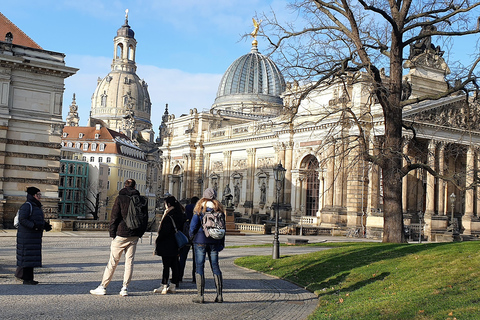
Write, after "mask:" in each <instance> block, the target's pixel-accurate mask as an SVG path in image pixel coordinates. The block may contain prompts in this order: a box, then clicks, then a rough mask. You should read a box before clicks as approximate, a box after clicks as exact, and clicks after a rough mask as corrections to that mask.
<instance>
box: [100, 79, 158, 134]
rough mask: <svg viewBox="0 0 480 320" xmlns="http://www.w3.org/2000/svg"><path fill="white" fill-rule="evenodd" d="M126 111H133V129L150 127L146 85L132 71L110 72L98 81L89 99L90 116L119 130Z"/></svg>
mask: <svg viewBox="0 0 480 320" xmlns="http://www.w3.org/2000/svg"><path fill="white" fill-rule="evenodd" d="M128 111H132V112H133V116H134V118H135V122H136V127H137V130H143V129H145V128H151V126H152V125H151V122H150V115H151V102H150V96H149V94H148V86H147V84H146V83H145V81H144V80H140V78H139V77H138V76H137V75H136V74H135V73H134V72H128V71H123V70H113V71H111V72H110V73H109V74H108V75H107V76H106V77H104V78H103V79H102V80H100V81H99V83H98V85H97V88H96V89H95V92H94V94H93V96H92V112H91V117H93V118H96V119H101V120H103V121H105V122H106V123H109V126H110V128H111V129H114V130H117V131H121V126H122V125H123V123H122V121H123V119H124V117H125V114H126V113H127V112H128Z"/></svg>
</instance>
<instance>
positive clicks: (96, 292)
mask: <svg viewBox="0 0 480 320" xmlns="http://www.w3.org/2000/svg"><path fill="white" fill-rule="evenodd" d="M90 294H94V295H96V296H104V295H106V294H107V289H105V288H104V287H103V286H102V285H99V286H98V287H97V289H95V290H90Z"/></svg>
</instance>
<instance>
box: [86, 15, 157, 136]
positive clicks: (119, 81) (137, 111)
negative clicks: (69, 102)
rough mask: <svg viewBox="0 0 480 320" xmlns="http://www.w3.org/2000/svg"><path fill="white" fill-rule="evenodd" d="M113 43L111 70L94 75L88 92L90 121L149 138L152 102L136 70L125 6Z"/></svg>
mask: <svg viewBox="0 0 480 320" xmlns="http://www.w3.org/2000/svg"><path fill="white" fill-rule="evenodd" d="M113 44H114V47H113V62H112V65H111V71H110V73H109V74H108V75H107V76H106V77H104V78H103V79H100V78H99V79H98V83H97V88H96V89H95V92H94V94H93V96H92V107H91V115H90V123H95V122H98V120H101V121H103V123H105V125H106V126H107V127H108V128H110V129H112V130H115V131H118V132H122V133H124V134H125V135H127V136H128V137H130V138H131V139H135V140H138V139H139V138H140V139H141V140H143V141H147V142H153V138H154V132H153V130H152V123H151V121H150V116H151V106H152V104H151V101H150V95H149V94H148V86H147V83H146V82H145V81H144V80H140V78H139V77H138V76H137V74H136V71H137V65H136V63H135V54H136V50H137V41H136V40H135V32H133V30H132V29H131V28H130V26H129V24H128V9H127V10H126V15H125V23H124V24H123V25H122V26H121V27H120V29H118V30H117V36H116V37H115V38H114V39H113Z"/></svg>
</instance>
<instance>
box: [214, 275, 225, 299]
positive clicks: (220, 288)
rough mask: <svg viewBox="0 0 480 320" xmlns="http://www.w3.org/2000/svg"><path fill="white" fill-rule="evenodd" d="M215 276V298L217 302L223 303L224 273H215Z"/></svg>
mask: <svg viewBox="0 0 480 320" xmlns="http://www.w3.org/2000/svg"><path fill="white" fill-rule="evenodd" d="M213 278H214V279H215V287H216V288H217V297H216V298H215V302H219V303H222V302H223V295H222V291H223V279H222V275H216V274H214V275H213Z"/></svg>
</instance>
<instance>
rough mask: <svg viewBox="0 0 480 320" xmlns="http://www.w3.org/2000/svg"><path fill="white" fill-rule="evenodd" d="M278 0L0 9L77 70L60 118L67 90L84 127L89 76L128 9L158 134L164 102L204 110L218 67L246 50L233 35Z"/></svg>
mask: <svg viewBox="0 0 480 320" xmlns="http://www.w3.org/2000/svg"><path fill="white" fill-rule="evenodd" d="M285 6H286V2H285V1H276V0H273V1H272V0H228V1H225V0H202V1H192V0H184V1H155V0H133V1H123V0H122V1H106V0H82V1H71V0H68V1H67V0H42V1H36V0H15V1H8V2H7V1H4V3H2V6H1V9H0V11H1V12H2V13H3V14H4V15H5V16H6V17H7V18H8V19H10V20H11V21H12V22H13V23H15V24H16V25H17V26H18V27H19V28H20V29H22V30H23V31H24V32H25V33H26V34H27V35H28V36H29V37H30V38H32V39H33V40H34V41H35V42H37V43H38V44H39V45H40V46H41V47H42V48H43V49H45V50H50V51H55V52H62V53H65V54H66V57H65V61H66V64H67V65H68V66H70V67H74V68H79V69H80V70H79V71H78V72H77V74H76V75H74V76H72V77H70V78H67V79H66V81H65V93H64V100H63V115H64V116H63V118H64V119H65V117H66V114H67V113H68V106H69V105H70V103H71V101H72V96H73V93H75V94H76V100H77V104H78V105H79V114H80V125H83V126H84V125H86V124H87V120H88V115H89V112H90V101H91V100H90V99H91V96H92V94H93V92H94V90H95V88H96V84H97V78H98V77H101V78H103V77H105V76H106V75H107V74H108V72H110V64H111V62H112V59H113V38H114V37H115V35H116V32H117V29H118V28H120V27H121V26H122V25H123V23H124V20H125V9H127V8H128V9H129V19H128V20H129V25H130V27H131V28H132V29H133V30H134V31H135V39H136V40H137V53H136V63H137V67H138V69H137V75H138V76H139V77H140V78H141V79H144V80H145V81H146V82H147V84H148V87H149V93H150V98H151V100H152V119H151V120H152V123H153V129H154V130H155V132H156V134H158V126H159V125H160V122H161V116H162V115H163V112H164V110H165V104H166V103H168V105H169V111H170V113H174V114H175V115H176V116H177V117H178V116H179V115H180V114H182V113H188V112H189V110H190V109H192V108H197V110H199V111H202V110H208V109H209V108H210V106H211V105H212V104H213V102H214V100H215V95H216V92H217V88H218V84H219V82H220V79H221V77H222V75H223V73H224V72H225V71H226V70H227V68H228V67H229V65H230V64H231V63H232V62H233V61H235V59H237V58H239V57H240V56H242V55H243V54H246V53H248V52H249V51H250V48H251V41H252V40H251V39H249V40H242V39H241V37H242V35H243V34H246V33H250V32H251V31H252V30H253V24H252V17H253V16H254V15H255V13H256V12H268V11H270V8H274V9H275V10H277V9H278V11H282V10H285ZM259 40H260V39H259ZM259 42H260V43H259V50H260V52H262V43H261V41H259ZM263 47H265V46H263Z"/></svg>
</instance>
